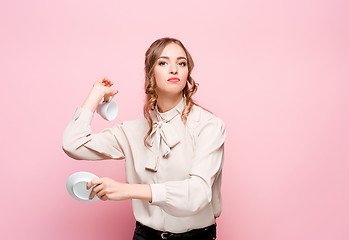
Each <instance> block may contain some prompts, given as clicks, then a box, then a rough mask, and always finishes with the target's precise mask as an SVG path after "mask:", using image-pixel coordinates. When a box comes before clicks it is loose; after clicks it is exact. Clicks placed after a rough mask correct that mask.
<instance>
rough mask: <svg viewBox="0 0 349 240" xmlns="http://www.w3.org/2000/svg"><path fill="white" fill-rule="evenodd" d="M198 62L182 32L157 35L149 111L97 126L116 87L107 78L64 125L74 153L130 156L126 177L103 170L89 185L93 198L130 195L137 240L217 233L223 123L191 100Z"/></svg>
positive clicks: (149, 74)
mask: <svg viewBox="0 0 349 240" xmlns="http://www.w3.org/2000/svg"><path fill="white" fill-rule="evenodd" d="M193 67H194V63H193V60H192V58H191V56H190V54H189V52H188V51H187V49H186V48H185V47H184V46H183V44H182V43H181V42H180V41H179V40H177V39H173V38H161V39H158V40H156V41H155V42H154V43H153V44H152V45H151V46H150V47H149V49H148V50H147V52H146V56H145V93H146V96H147V100H146V103H145V105H144V116H142V117H141V118H139V119H137V120H133V121H125V122H123V123H122V124H117V125H115V126H114V127H112V128H107V129H104V130H103V131H101V132H100V133H92V132H91V128H90V123H91V120H92V117H93V114H94V112H95V110H96V108H97V106H98V104H99V103H100V101H101V100H102V99H103V98H104V100H105V101H106V100H108V99H109V97H110V96H114V95H115V94H116V93H117V91H116V90H114V89H112V85H113V83H112V82H111V81H109V80H108V79H101V80H98V81H96V82H95V83H94V85H93V88H92V90H91V91H90V93H89V95H88V97H87V98H86V100H85V102H84V103H83V105H82V106H81V107H78V108H77V110H76V112H75V114H74V117H73V119H72V121H71V122H70V123H69V125H68V126H67V128H66V130H65V132H64V135H63V150H64V151H65V152H66V153H67V154H68V155H69V156H70V157H72V158H74V159H85V160H98V159H125V162H126V179H127V183H120V182H116V181H114V180H113V179H110V178H100V179H94V180H92V181H91V182H90V183H89V184H88V185H87V188H88V189H89V188H91V187H92V186H95V188H94V189H93V191H92V193H91V196H90V198H91V199H92V198H93V197H94V196H95V195H97V196H98V197H99V198H100V199H101V200H104V201H105V200H115V201H118V200H124V199H132V208H133V213H134V216H135V218H136V229H135V232H134V237H133V239H135V240H146V239H151V240H156V239H200V240H205V239H215V238H216V218H217V217H219V215H220V213H221V211H222V203H221V195H220V188H221V177H222V165H223V146H224V140H225V127H224V123H223V122H222V120H220V119H219V118H217V117H216V116H214V115H213V114H211V113H210V112H208V111H206V110H204V109H203V108H201V107H200V106H198V105H196V104H195V103H194V102H193V100H192V95H193V94H194V93H195V92H196V90H197V85H196V83H195V82H194V80H193V78H192V77H191V76H190V74H191V72H192V69H193Z"/></svg>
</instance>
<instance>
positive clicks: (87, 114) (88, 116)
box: [73, 107, 93, 124]
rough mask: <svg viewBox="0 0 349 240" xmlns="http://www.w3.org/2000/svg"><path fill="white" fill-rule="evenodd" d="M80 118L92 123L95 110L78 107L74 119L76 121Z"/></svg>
mask: <svg viewBox="0 0 349 240" xmlns="http://www.w3.org/2000/svg"><path fill="white" fill-rule="evenodd" d="M78 118H80V120H82V121H86V122H88V123H89V124H91V121H92V118H93V112H92V111H90V110H88V109H86V108H82V107H77V108H76V111H75V113H74V117H73V119H74V120H75V121H76V120H77V119H78Z"/></svg>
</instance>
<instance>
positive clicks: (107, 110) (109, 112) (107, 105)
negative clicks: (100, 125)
mask: <svg viewBox="0 0 349 240" xmlns="http://www.w3.org/2000/svg"><path fill="white" fill-rule="evenodd" d="M111 99H112V97H110V98H109V100H108V102H103V103H100V104H99V105H98V107H97V113H98V114H99V115H101V116H102V117H103V118H104V119H105V120H108V121H113V120H114V119H115V118H116V116H117V115H118V113H119V106H118V104H117V103H116V102H113V101H112V100H111Z"/></svg>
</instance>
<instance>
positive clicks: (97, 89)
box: [82, 77, 118, 112]
mask: <svg viewBox="0 0 349 240" xmlns="http://www.w3.org/2000/svg"><path fill="white" fill-rule="evenodd" d="M113 84H114V83H113V82H111V81H110V80H109V79H107V78H105V77H104V78H101V79H99V80H97V81H96V82H95V83H94V84H93V87H92V89H91V91H90V93H89V95H88V96H87V98H86V99H85V102H84V103H83V104H82V108H85V109H89V110H90V111H92V112H94V111H96V109H97V107H98V104H99V103H100V101H101V100H102V99H103V98H104V102H107V101H109V98H110V97H112V98H113V97H114V96H115V94H117V93H118V91H117V90H114V89H112V88H111V86H113Z"/></svg>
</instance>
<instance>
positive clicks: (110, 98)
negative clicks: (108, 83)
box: [103, 96, 113, 103]
mask: <svg viewBox="0 0 349 240" xmlns="http://www.w3.org/2000/svg"><path fill="white" fill-rule="evenodd" d="M112 98H113V97H112V96H110V97H109V99H108V101H103V102H104V103H107V102H110V101H111V100H112Z"/></svg>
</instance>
